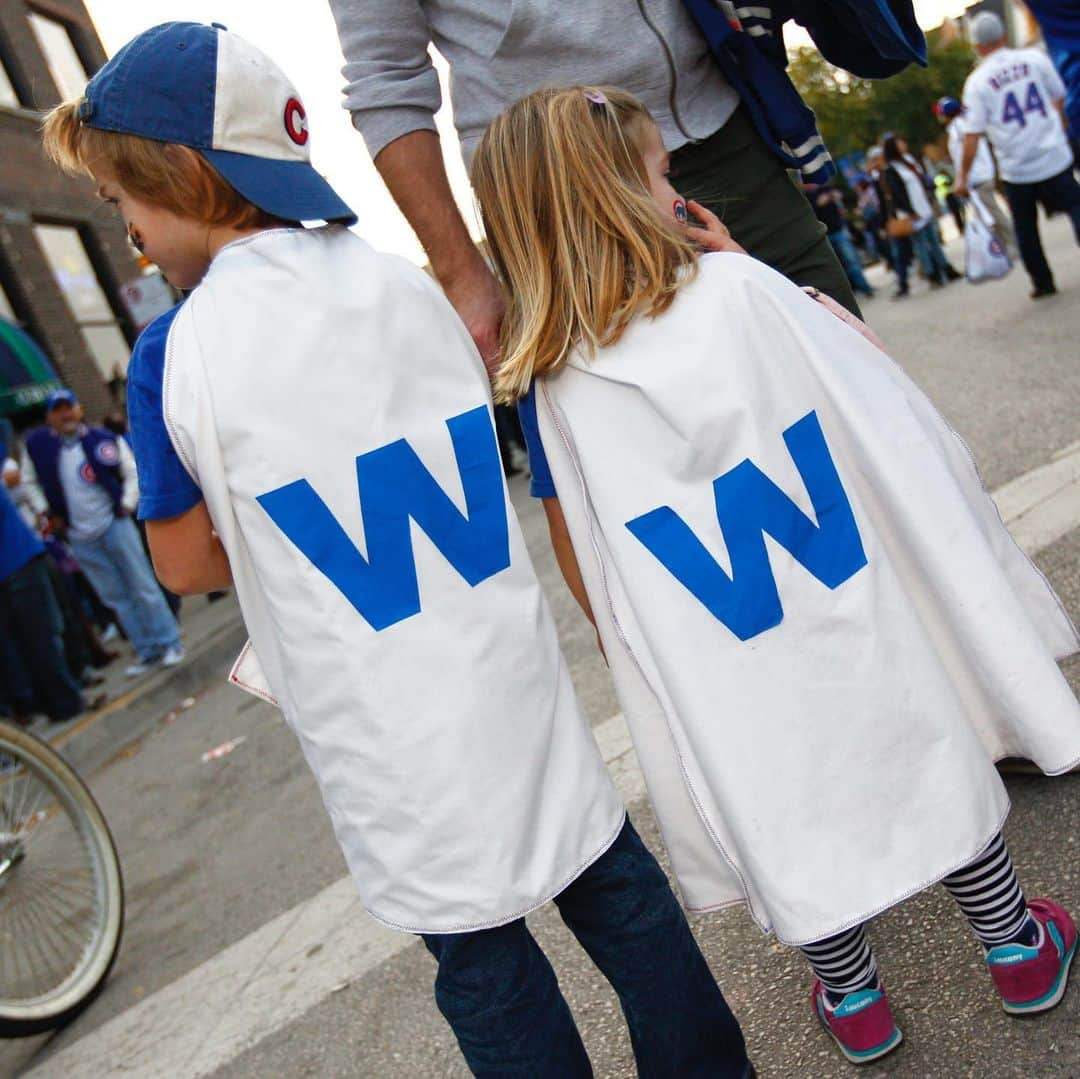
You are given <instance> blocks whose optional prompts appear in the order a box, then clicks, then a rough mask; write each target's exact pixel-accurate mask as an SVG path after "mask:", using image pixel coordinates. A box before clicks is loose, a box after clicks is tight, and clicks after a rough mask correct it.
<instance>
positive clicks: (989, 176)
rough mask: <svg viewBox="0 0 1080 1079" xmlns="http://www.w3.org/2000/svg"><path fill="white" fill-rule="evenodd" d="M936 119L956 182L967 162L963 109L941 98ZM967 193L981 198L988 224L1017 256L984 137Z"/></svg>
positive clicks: (937, 106)
mask: <svg viewBox="0 0 1080 1079" xmlns="http://www.w3.org/2000/svg"><path fill="white" fill-rule="evenodd" d="M934 115H935V116H936V117H937V119H938V123H939V124H941V126H942V127H944V128H945V130H946V133H947V136H948V143H949V158H950V160H951V161H952V166H953V177H954V178H955V177H957V176H959V175H960V169H961V167H962V165H963V161H964V136H965V135H966V134H967V124H966V123H965V119H964V106H963V105H962V104H961V103H960V102H959V101H958V100H957V99H956V98H955V97H942V98H938V100H937V101H935V102H934ZM968 190H969V191H970V192H972V193H973V194H975V195H976V196H977V197H978V200H979V205H980V206H981V207H982V208H983V209H984V210H985V211H986V213H987V214H989V215H990V221H988V222H987V224H988V225H989V226H990V227H991V228H992V229H993V232H994V235H995V236H996V237H997V238H998V241H999V242H1000V243H1001V244H1002V246H1003V247H1004V248H1005V249H1006V250H1007V251H1008V252H1009V253H1010V254H1013V253H1015V251H1016V237H1015V235H1013V228H1012V222H1011V221H1010V220H1009V215H1008V214H1007V213H1005V211H1004V210H1003V209H1002V208H1001V203H1000V202H998V197H997V167H996V166H995V165H994V155H993V154H991V153H990V144H989V143H988V142H987V141H986V138H985V136H980V137H979V142H978V148H977V149H976V151H975V157H974V160H973V161H972V163H971V171H970V173H969V174H968ZM984 216H985V215H984ZM962 231H963V229H961V232H962Z"/></svg>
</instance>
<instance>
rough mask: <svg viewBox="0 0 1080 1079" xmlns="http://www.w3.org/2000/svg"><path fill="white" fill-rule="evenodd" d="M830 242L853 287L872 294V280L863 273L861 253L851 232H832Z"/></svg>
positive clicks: (842, 230)
mask: <svg viewBox="0 0 1080 1079" xmlns="http://www.w3.org/2000/svg"><path fill="white" fill-rule="evenodd" d="M829 243H831V244H832V249H833V250H834V251H835V252H836V257H837V258H838V259H839V260H840V265H841V266H843V267H844V273H846V274H847V276H848V280H849V281H850V282H851V287H852V288H853V289H854V290H855V291H856V292H862V293H864V294H865V295H871V294H872V293H873V291H874V290H873V289H872V288H871V287H870V282H869V281H867V280H866V274H864V273H863V268H862V262H860V261H859V253H858V251H856V250H855V244H854V243H853V242H852V240H851V233H850V232H848V230H847V229H840V230H838V231H837V232H830V233H829Z"/></svg>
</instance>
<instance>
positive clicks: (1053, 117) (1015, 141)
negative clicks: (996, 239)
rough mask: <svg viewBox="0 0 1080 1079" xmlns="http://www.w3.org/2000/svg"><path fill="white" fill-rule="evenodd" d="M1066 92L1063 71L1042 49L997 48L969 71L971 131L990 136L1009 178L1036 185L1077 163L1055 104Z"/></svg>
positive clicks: (968, 120) (967, 89)
mask: <svg viewBox="0 0 1080 1079" xmlns="http://www.w3.org/2000/svg"><path fill="white" fill-rule="evenodd" d="M1064 96H1065V84H1064V83H1063V82H1062V81H1061V76H1060V75H1058V73H1057V71H1056V70H1055V69H1054V65H1053V64H1052V63H1051V62H1050V60H1049V58H1048V57H1047V56H1046V55H1045V54H1044V53H1042V52H1040V51H1039V50H1038V49H1008V48H1004V49H996V50H995V51H994V52H992V53H990V55H989V56H986V57H984V58H983V60H982V62H981V63H980V64H979V66H978V67H977V68H976V69H975V70H974V71H973V72H972V73H971V74H970V75H969V76H968V78H967V82H965V83H964V107H965V108H966V109H967V113H966V114H965V116H964V119H965V121H966V123H967V130H968V131H977V132H980V133H985V134H986V136H987V138H989V140H990V142H991V143H992V144H993V147H994V153H995V154H996V155H997V161H998V169H999V170H1000V172H1001V178H1002V179H1003V180H1007V181H1008V182H1009V183H1013V184H1033V183H1037V182H1038V181H1039V180H1048V179H1049V178H1050V177H1051V176H1057V175H1058V173H1061V172H1064V171H1065V170H1066V169H1067V168H1069V167H1070V166H1071V165H1072V160H1073V155H1072V150H1071V149H1070V148H1069V141H1068V139H1067V138H1066V136H1065V129H1064V127H1063V126H1062V123H1061V116H1060V115H1059V113H1058V111H1057V109H1056V108H1055V102H1057V101H1060V100H1061V99H1062V98H1063V97H1064Z"/></svg>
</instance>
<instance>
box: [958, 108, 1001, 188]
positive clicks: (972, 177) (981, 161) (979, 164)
mask: <svg viewBox="0 0 1080 1079" xmlns="http://www.w3.org/2000/svg"><path fill="white" fill-rule="evenodd" d="M967 130H968V126H967V120H966V119H965V117H964V116H956V117H954V118H953V120H952V122H951V123H950V124H949V131H948V135H949V157H950V158H951V159H952V163H953V169H955V171H956V175H957V176H959V175H960V164H961V162H962V161H963V159H964V136H965V135H966V134H967ZM996 175H997V172H996V170H995V168H994V158H993V155H992V154H991V153H990V144H989V143H988V142H987V141H986V136H985V135H983V136H982V137H981V138H980V139H979V145H978V148H977V149H976V151H975V160H974V161H973V162H972V163H971V172H969V173H968V185H969V186H970V187H978V186H979V185H980V184H985V183H987V182H989V181H990V180H993V179H994V177H995V176H996Z"/></svg>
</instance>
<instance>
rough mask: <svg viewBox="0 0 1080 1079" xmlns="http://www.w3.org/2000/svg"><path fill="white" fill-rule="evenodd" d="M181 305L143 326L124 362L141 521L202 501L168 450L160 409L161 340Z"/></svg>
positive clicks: (181, 510) (170, 446) (182, 510)
mask: <svg viewBox="0 0 1080 1079" xmlns="http://www.w3.org/2000/svg"><path fill="white" fill-rule="evenodd" d="M181 307H183V304H182V303H179V304H177V305H176V306H175V307H174V308H173V309H172V310H171V311H166V312H165V314H164V315H160V316H158V318H156V319H154V321H153V322H151V323H150V325H149V326H147V327H146V329H145V330H143V332H142V333H141V334H140V335H139V339H138V341H136V342H135V349H134V351H133V352H132V353H131V363H130V364H129V366H128V381H127V411H128V427H129V428H130V431H131V441H132V445H133V446H134V449H135V464H136V465H137V467H138V470H139V518H140V519H141V520H144V521H156V520H161V519H162V518H165V517H177V516H179V515H180V514H181V513H186V512H187V511H188V510H189V509H191V508H192V507H193V506H195V505H197V504H198V503H199V502H201V501H202V491H200V490H199V487H198V485H197V484H196V483H195V481H194V480H193V479H192V478H191V475H190V473H189V472H188V470H187V469H186V468H184V466H183V464H182V463H181V461H180V458H179V457H178V456H177V453H176V450H175V449H173V444H172V442H171V441H170V439H169V432H168V431H167V430H166V428H165V414H164V411H163V409H162V379H163V378H164V374H165V344H166V342H167V341H168V338H169V327H170V326H172V322H173V319H174V318H176V314H177V312H178V311H179V310H180V308H181Z"/></svg>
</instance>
